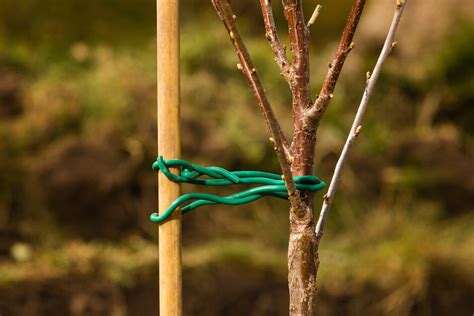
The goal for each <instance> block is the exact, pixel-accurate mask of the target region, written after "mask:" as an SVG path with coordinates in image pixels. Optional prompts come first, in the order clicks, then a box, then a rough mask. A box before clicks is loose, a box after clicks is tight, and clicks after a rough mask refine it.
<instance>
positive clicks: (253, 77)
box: [212, 0, 301, 209]
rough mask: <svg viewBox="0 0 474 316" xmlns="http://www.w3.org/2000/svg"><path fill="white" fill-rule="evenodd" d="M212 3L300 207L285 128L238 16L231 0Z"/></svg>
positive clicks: (295, 203) (291, 194)
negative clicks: (278, 119)
mask: <svg viewBox="0 0 474 316" xmlns="http://www.w3.org/2000/svg"><path fill="white" fill-rule="evenodd" d="M212 4H213V5H214V8H215V9H216V11H217V14H218V15H219V18H220V19H221V21H222V22H223V23H224V26H225V28H226V29H227V32H228V33H229V37H230V39H231V41H232V44H233V46H234V48H235V51H236V53H237V57H238V59H239V64H238V65H237V66H238V68H239V69H240V70H241V71H242V73H243V74H244V76H245V77H246V78H247V81H248V83H249V85H250V87H251V88H252V91H253V94H254V95H255V97H256V99H257V103H258V105H259V107H260V110H261V111H262V113H263V116H264V118H265V122H266V123H267V126H268V129H269V130H270V134H271V136H272V142H273V144H274V149H275V151H276V154H277V157H278V161H279V163H280V167H281V170H282V172H283V178H284V180H285V183H286V186H287V188H288V195H289V200H290V202H291V206H292V207H294V208H295V209H300V207H301V202H300V197H299V193H298V191H297V190H296V187H295V183H294V182H293V176H292V173H291V164H290V162H289V161H290V160H291V159H292V158H291V154H290V153H289V145H288V141H287V140H286V138H285V136H284V134H283V131H282V129H281V127H280V125H279V123H278V121H277V119H276V117H275V114H274V112H273V110H272V107H271V105H270V101H269V100H268V98H267V95H266V94H265V90H264V89H263V86H262V84H261V82H260V79H259V76H258V74H257V71H256V69H255V66H254V63H253V61H252V59H251V58H250V54H249V52H248V50H247V47H246V46H245V44H244V42H243V41H242V37H241V36H240V33H239V30H238V28H237V25H236V24H235V18H236V16H235V15H234V14H233V12H232V8H231V6H230V4H229V1H228V0H212Z"/></svg>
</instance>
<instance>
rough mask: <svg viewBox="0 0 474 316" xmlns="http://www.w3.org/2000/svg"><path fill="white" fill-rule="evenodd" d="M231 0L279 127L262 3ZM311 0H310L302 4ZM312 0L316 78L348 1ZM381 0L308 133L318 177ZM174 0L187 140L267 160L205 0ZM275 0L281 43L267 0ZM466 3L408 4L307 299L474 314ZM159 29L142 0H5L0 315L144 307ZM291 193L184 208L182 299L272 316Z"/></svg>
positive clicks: (325, 172)
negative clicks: (317, 8) (313, 293)
mask: <svg viewBox="0 0 474 316" xmlns="http://www.w3.org/2000/svg"><path fill="white" fill-rule="evenodd" d="M233 2H234V7H235V8H234V9H235V12H236V14H237V15H238V16H239V20H238V24H239V27H240V28H241V30H242V34H243V36H244V38H245V40H246V43H247V45H248V47H249V50H250V52H251V54H252V55H253V58H254V61H255V62H256V64H257V68H258V69H259V72H260V74H261V76H262V79H263V83H264V85H265V87H266V89H267V92H268V94H269V96H270V99H271V101H272V103H273V106H274V107H275V109H276V112H277V115H278V116H279V117H280V120H281V122H282V125H283V126H284V128H285V129H286V131H287V133H290V132H291V113H290V94H289V91H288V89H287V85H286V83H285V82H284V81H283V79H282V78H281V77H280V76H279V74H278V69H277V66H276V65H275V64H274V62H273V58H272V53H271V50H270V49H269V46H268V43H267V41H266V40H265V38H264V29H263V24H262V19H261V14H260V9H259V5H258V2H257V1H249V0H245V1H244V0H240V1H233ZM315 4H316V3H313V2H312V1H305V6H307V8H306V15H307V17H309V15H310V14H311V12H312V9H313V8H314V5H315ZM320 4H322V5H323V7H324V8H323V11H322V13H321V15H320V17H319V18H318V20H317V22H316V24H315V25H314V26H313V28H312V34H311V67H312V71H311V72H312V82H313V86H312V89H313V95H316V94H317V92H318V91H319V89H320V86H321V82H322V80H323V78H324V75H325V73H326V70H327V63H328V62H329V61H330V60H332V56H333V55H334V53H335V48H336V45H337V42H338V39H339V36H340V33H341V31H342V28H343V26H344V24H345V20H346V16H347V14H348V12H349V10H350V7H351V1H349V0H341V1H329V0H321V1H320ZM393 6H394V1H393V0H384V1H368V5H367V8H366V11H365V12H364V14H363V16H362V20H361V25H360V27H359V30H358V32H357V36H356V38H355V42H356V49H355V50H354V51H353V52H352V53H351V55H350V56H349V58H348V61H347V62H346V66H345V68H344V70H343V73H342V76H341V79H340V81H339V84H338V87H337V89H336V93H335V97H334V99H333V102H332V103H331V106H330V108H329V110H328V112H327V114H326V116H325V118H324V120H323V122H322V126H321V128H320V130H319V133H318V144H317V161H316V174H317V175H318V176H319V177H321V178H322V179H324V180H325V181H326V182H329V180H330V177H331V175H332V170H333V168H334V165H335V162H336V160H337V157H338V155H339V153H340V150H341V148H342V145H343V143H344V140H345V137H346V135H347V132H348V130H349V127H350V124H351V121H352V118H353V116H354V113H355V111H356V106H357V105H358V103H359V100H360V97H361V95H362V93H363V89H364V84H365V73H366V72H367V71H368V70H371V69H372V67H373V65H374V63H375V60H376V58H377V55H378V52H379V51H380V49H381V46H382V43H383V40H384V36H385V33H386V31H387V29H388V26H389V24H390V20H391V15H392V13H393ZM181 9H182V13H181V26H182V29H181V61H182V109H181V113H182V137H183V139H182V149H183V157H184V158H185V159H188V160H190V161H192V162H194V163H197V164H203V165H219V166H222V167H225V168H228V169H234V170H237V169H255V170H264V171H270V172H278V165H277V160H276V159H275V157H274V152H273V149H272V146H271V144H270V143H269V142H268V132H267V129H266V126H265V124H264V122H263V120H262V117H261V115H260V113H259V112H258V110H257V107H256V105H255V101H254V98H253V96H252V94H251V91H250V89H249V88H248V87H247V85H246V82H245V79H244V78H243V76H242V75H241V74H240V72H239V71H238V70H237V69H236V66H235V65H236V62H237V59H236V57H235V55H234V52H233V50H232V47H231V45H230V42H229V40H228V36H227V34H226V32H225V31H224V28H223V26H222V25H221V23H220V22H219V20H218V18H217V15H216V14H215V12H213V9H212V7H211V4H210V1H197V0H188V1H182V6H181ZM274 10H275V15H276V17H275V18H276V20H277V24H278V25H279V28H280V34H281V36H282V38H283V39H284V40H285V41H286V42H287V36H286V29H285V23H284V19H283V17H282V13H281V4H280V2H279V1H274ZM473 17H474V2H472V1H468V0H437V1H428V0H417V1H415V0H413V1H410V3H409V4H408V6H407V9H406V11H405V15H404V16H403V19H402V23H401V27H400V29H399V32H398V36H397V40H398V42H399V46H398V47H397V48H396V50H395V51H394V52H393V54H392V56H391V57H390V59H389V61H388V62H387V63H386V65H385V66H384V70H383V73H382V76H381V78H380V80H379V82H378V85H377V89H376V91H375V94H374V96H373V98H372V100H371V102H370V108H369V110H368V113H367V116H366V118H365V121H364V122H365V123H364V127H363V132H362V135H361V137H360V138H359V140H358V142H357V143H356V146H355V147H354V149H353V151H352V153H351V156H350V160H349V163H348V165H347V167H346V169H345V171H344V177H343V181H342V184H341V187H340V190H339V193H338V195H337V197H336V200H335V205H334V208H333V211H332V213H331V215H330V218H329V221H328V225H327V230H326V235H325V237H324V238H323V241H322V245H321V247H322V249H321V267H320V272H319V275H318V277H319V294H318V295H319V300H318V304H319V310H320V315H362V314H364V315H470V314H472V313H473V312H474V300H473V297H474V270H473V267H474V248H473V247H474V246H473V242H474V234H473V229H474V214H473V212H472V211H473V203H472V201H473V200H472V197H473V192H474V177H473V172H472V171H473V170H472V163H473V160H472V158H473V152H474V147H473V132H474V128H473V127H474V112H473V109H474V108H473V102H474V45H473V40H474V22H473V21H474V20H473ZM155 32H156V29H155V3H154V1H151V0H135V1H126V0H116V1H108V0H95V1H79V0H68V1H60V0H42V1H39V0H22V1H17V0H0V314H2V315H3V316H8V315H26V316H28V315H114V316H120V315H154V314H156V311H157V306H158V290H157V281H158V276H157V267H158V265H157V260H158V257H157V244H156V235H157V234H156V230H157V227H156V225H154V224H152V223H151V222H149V221H148V216H149V213H150V212H152V211H153V210H154V209H155V207H156V198H157V196H156V176H155V175H154V174H153V172H152V171H151V164H152V162H153V161H154V159H155V157H156V121H155V115H156V105H155V104H156V87H155V84H156V74H155V72H156V70H155V69H156V61H155V56H156V49H155V38H154V37H155ZM169 158H171V157H169ZM183 190H184V192H189V191H192V190H201V188H193V187H188V186H184V187H183ZM205 190H206V191H207V192H212V193H217V194H221V195H224V194H228V193H230V192H232V191H231V190H232V189H231V188H227V189H218V190H212V189H205ZM316 199H317V202H316V204H317V205H320V204H321V199H322V194H319V195H318V196H317V197H316ZM287 209H288V204H287V203H286V202H284V201H276V200H274V199H270V198H268V199H263V200H260V201H258V202H255V203H252V204H248V205H245V206H239V207H227V206H226V207H222V206H211V207H203V208H201V209H199V210H197V211H194V212H193V213H191V214H188V215H186V216H185V217H184V220H183V234H184V236H183V247H184V248H183V264H184V276H183V278H184V309H185V315H255V316H259V315H287V313H288V294H287V285H286V273H287V265H286V255H287V254H286V252H287V239H288V210H287ZM316 211H319V207H317V210H316Z"/></svg>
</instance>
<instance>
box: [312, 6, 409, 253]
mask: <svg viewBox="0 0 474 316" xmlns="http://www.w3.org/2000/svg"><path fill="white" fill-rule="evenodd" d="M407 1H408V0H403V1H402V0H397V5H396V9H395V14H394V16H393V20H392V24H391V25H390V29H389V31H388V33H387V37H386V39H385V43H384V46H383V48H382V51H381V53H380V55H379V58H378V60H377V63H376V64H375V67H374V70H373V71H372V74H370V73H367V85H366V88H365V91H364V95H363V96H362V100H361V101H360V105H359V108H358V110H357V114H356V116H355V118H354V122H353V123H352V127H351V131H350V132H349V135H348V137H347V140H346V143H345V144H344V148H343V149H342V153H341V156H340V157H339V159H338V161H337V164H336V168H335V169H334V175H333V176H332V179H331V184H330V185H329V189H328V193H327V194H326V196H325V198H324V202H323V207H322V209H321V213H320V214H319V219H318V223H317V225H316V237H317V238H318V244H319V241H320V240H321V238H322V236H323V231H324V224H325V222H326V219H327V215H328V213H329V210H330V208H331V205H332V202H333V200H334V194H335V193H336V190H337V187H338V184H339V181H340V179H341V174H342V170H343V168H344V165H345V163H346V161H347V157H348V154H349V150H350V149H351V147H352V144H353V143H354V141H355V140H356V139H357V136H358V135H359V134H360V130H361V127H362V126H361V122H362V118H363V116H364V113H365V110H366V109H367V104H368V102H369V99H370V96H371V95H372V92H373V90H374V87H375V84H376V82H377V79H378V77H379V75H380V71H381V69H382V66H383V64H384V63H385V60H387V57H388V56H389V54H390V52H391V51H392V49H393V48H394V47H395V45H396V42H394V41H393V39H394V37H395V33H396V31H397V28H398V24H399V23H400V18H401V17H402V14H403V10H404V8H405V6H406V4H407Z"/></svg>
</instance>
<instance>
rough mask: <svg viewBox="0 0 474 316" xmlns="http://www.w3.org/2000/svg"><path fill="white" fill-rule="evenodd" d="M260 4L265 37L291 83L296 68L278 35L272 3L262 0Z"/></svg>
mask: <svg viewBox="0 0 474 316" xmlns="http://www.w3.org/2000/svg"><path fill="white" fill-rule="evenodd" d="M260 6H261V7H262V15H263V21H264V23H265V37H266V38H267V40H268V42H269V43H270V47H271V48H272V51H273V54H274V55H275V62H276V64H277V65H278V67H280V72H281V75H282V76H283V77H284V78H285V79H286V81H287V82H288V84H290V85H291V81H292V80H293V78H294V70H293V68H292V67H291V64H290V62H289V60H288V57H287V56H286V47H285V46H284V45H282V43H281V41H280V37H279V36H278V32H277V29H276V26H275V20H274V19H273V10H272V4H271V2H270V0H260Z"/></svg>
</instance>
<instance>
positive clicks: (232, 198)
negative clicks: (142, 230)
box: [150, 156, 325, 223]
mask: <svg viewBox="0 0 474 316" xmlns="http://www.w3.org/2000/svg"><path fill="white" fill-rule="evenodd" d="M170 167H175V168H176V167H177V168H179V170H180V173H179V174H174V173H172V172H171V171H170V170H169V168H170ZM153 170H155V171H157V172H158V171H160V170H161V172H163V174H164V175H165V176H166V177H167V178H168V179H169V180H170V181H173V182H176V183H191V184H198V185H206V186H223V185H232V184H262V185H261V186H259V187H256V188H252V189H248V190H245V191H242V192H239V193H235V194H232V195H229V196H225V197H221V196H217V195H213V194H207V193H189V194H183V195H181V196H180V197H179V198H177V199H176V200H174V202H173V203H171V205H170V206H169V207H168V209H167V210H166V211H165V212H163V213H162V214H158V213H152V214H151V215H150V220H151V221H152V222H154V223H160V222H163V221H164V220H166V219H167V218H168V216H170V215H171V213H173V211H174V210H176V209H177V208H178V207H179V206H180V205H181V204H183V203H185V202H187V201H188V200H196V201H194V202H191V203H189V204H187V205H186V206H183V207H182V208H181V213H182V214H185V213H187V212H189V211H192V210H193V209H195V208H197V207H199V206H203V205H211V204H226V205H240V204H245V203H250V202H253V201H255V200H258V199H260V198H262V197H264V196H274V197H277V198H280V199H285V200H288V191H287V189H286V185H285V182H284V181H283V179H282V176H281V175H278V174H275V173H269V172H262V171H228V170H226V169H223V168H220V167H202V166H198V165H194V164H191V163H189V162H187V161H185V160H181V159H170V160H164V159H163V157H162V156H159V157H158V159H157V160H156V161H155V162H154V163H153ZM202 176H207V177H209V178H205V179H201V177H202ZM293 181H294V182H295V184H296V188H297V189H298V190H304V191H318V190H321V189H323V188H324V187H325V184H324V182H323V181H321V180H320V179H319V178H318V177H316V176H310V175H307V176H298V177H294V178H293Z"/></svg>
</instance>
